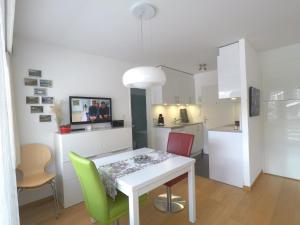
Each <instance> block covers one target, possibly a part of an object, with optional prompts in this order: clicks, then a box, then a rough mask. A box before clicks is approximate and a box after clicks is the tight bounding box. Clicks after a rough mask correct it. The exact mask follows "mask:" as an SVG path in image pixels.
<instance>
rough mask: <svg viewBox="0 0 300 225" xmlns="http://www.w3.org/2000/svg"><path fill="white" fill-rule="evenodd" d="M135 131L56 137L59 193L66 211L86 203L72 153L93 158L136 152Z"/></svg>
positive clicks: (78, 132)
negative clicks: (121, 152)
mask: <svg viewBox="0 0 300 225" xmlns="http://www.w3.org/2000/svg"><path fill="white" fill-rule="evenodd" d="M131 133H132V131H131V127H121V128H103V129H98V130H93V131H77V132H72V133H69V134H56V136H55V145H56V170H57V192H58V197H59V200H60V203H61V204H62V205H63V206H64V208H66V207H69V206H71V205H74V204H77V203H79V202H82V201H83V196H82V193H81V188H80V184H79V181H78V178H77V176H76V174H75V171H74V169H73V166H72V164H71V162H70V160H69V157H68V153H69V152H70V151H73V152H75V153H77V154H79V155H81V156H83V157H87V158H93V157H97V156H100V155H101V154H104V153H110V152H114V151H119V150H126V149H132V135H131Z"/></svg>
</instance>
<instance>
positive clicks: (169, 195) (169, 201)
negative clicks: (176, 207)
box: [167, 187, 172, 213]
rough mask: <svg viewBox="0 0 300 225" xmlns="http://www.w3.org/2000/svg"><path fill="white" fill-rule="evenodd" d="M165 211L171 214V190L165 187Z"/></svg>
mask: <svg viewBox="0 0 300 225" xmlns="http://www.w3.org/2000/svg"><path fill="white" fill-rule="evenodd" d="M167 211H168V212H169V213H170V212H172V190H171V188H170V187H167Z"/></svg>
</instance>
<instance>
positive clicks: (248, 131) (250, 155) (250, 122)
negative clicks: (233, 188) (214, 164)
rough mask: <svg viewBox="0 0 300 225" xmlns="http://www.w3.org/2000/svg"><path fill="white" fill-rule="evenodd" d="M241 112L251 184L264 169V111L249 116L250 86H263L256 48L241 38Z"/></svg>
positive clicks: (248, 182)
mask: <svg viewBox="0 0 300 225" xmlns="http://www.w3.org/2000/svg"><path fill="white" fill-rule="evenodd" d="M240 60H241V64H240V65H241V88H242V90H241V112H242V130H243V132H242V133H243V152H244V153H243V155H244V185H245V186H249V187H250V186H251V185H252V183H253V182H254V181H255V179H256V177H257V176H258V175H259V173H260V172H261V171H262V169H263V144H262V135H263V132H262V130H263V127H262V111H261V112H260V115H259V116H256V117H249V87H250V86H252V87H255V88H258V89H261V88H262V85H261V73H260V70H259V64H258V55H257V52H256V50H255V49H254V48H253V47H252V46H251V44H250V43H249V42H247V41H246V40H244V39H242V40H240Z"/></svg>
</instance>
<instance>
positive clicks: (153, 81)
mask: <svg viewBox="0 0 300 225" xmlns="http://www.w3.org/2000/svg"><path fill="white" fill-rule="evenodd" d="M165 82H166V75H165V73H164V71H163V70H162V69H161V68H158V67H153V66H141V67H135V68H132V69H129V70H127V71H126V72H125V73H124V75H123V84H124V86H125V87H129V88H141V89H146V88H149V87H153V86H163V85H164V84H165Z"/></svg>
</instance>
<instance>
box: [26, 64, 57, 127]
mask: <svg viewBox="0 0 300 225" xmlns="http://www.w3.org/2000/svg"><path fill="white" fill-rule="evenodd" d="M24 85H25V86H29V87H33V93H32V96H26V104H27V105H30V112H31V113H33V114H40V115H39V122H51V121H52V116H51V115H45V114H43V113H44V112H45V111H44V107H45V106H46V105H53V104H54V97H50V96H48V88H52V87H53V81H52V80H48V79H43V78H42V70H37V69H28V77H25V78H24Z"/></svg>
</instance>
